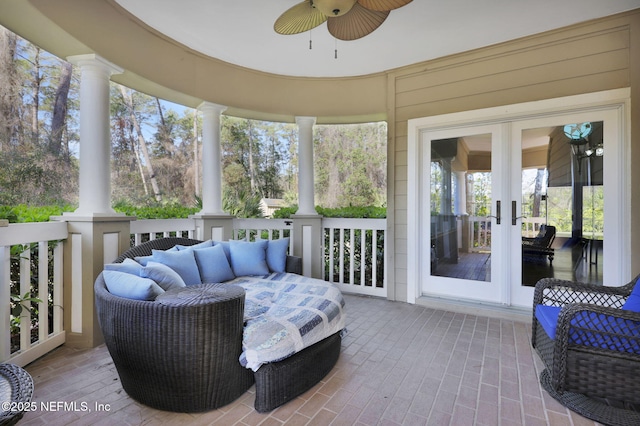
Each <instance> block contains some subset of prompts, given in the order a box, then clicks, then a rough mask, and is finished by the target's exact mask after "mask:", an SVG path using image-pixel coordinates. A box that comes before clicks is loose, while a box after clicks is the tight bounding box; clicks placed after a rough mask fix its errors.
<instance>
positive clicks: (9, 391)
mask: <svg viewBox="0 0 640 426" xmlns="http://www.w3.org/2000/svg"><path fill="white" fill-rule="evenodd" d="M32 396H33V379H32V378H31V375H30V374H29V373H27V372H26V371H25V370H24V369H22V368H21V367H18V366H17V365H14V364H5V363H2V364H0V402H3V403H9V404H10V405H9V406H8V407H5V405H4V404H3V406H2V409H0V426H8V425H15V424H16V423H18V421H19V420H20V419H21V418H22V416H23V415H24V413H25V411H26V410H27V409H29V407H30V404H31V397H32Z"/></svg>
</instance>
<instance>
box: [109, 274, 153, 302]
mask: <svg viewBox="0 0 640 426" xmlns="http://www.w3.org/2000/svg"><path fill="white" fill-rule="evenodd" d="M102 276H103V278H104V282H105V284H106V285H107V289H108V290H109V293H111V294H113V295H115V296H119V297H126V298H127V299H136V300H155V298H156V297H158V295H160V294H162V293H164V290H163V289H162V288H160V286H159V285H158V284H156V283H155V282H154V281H153V280H150V279H149V278H142V277H139V276H137V275H133V274H128V273H126V272H120V271H109V270H106V271H103V272H102Z"/></svg>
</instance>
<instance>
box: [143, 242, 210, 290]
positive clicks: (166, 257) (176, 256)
mask: <svg viewBox="0 0 640 426" xmlns="http://www.w3.org/2000/svg"><path fill="white" fill-rule="evenodd" d="M153 260H154V261H155V262H158V263H162V264H163V265H167V266H168V267H169V268H171V269H173V270H174V271H176V272H177V273H178V275H180V278H182V281H184V283H185V284H186V285H194V284H202V281H201V280H200V271H198V264H197V263H196V258H195V256H194V255H193V250H181V251H173V252H168V251H163V250H153Z"/></svg>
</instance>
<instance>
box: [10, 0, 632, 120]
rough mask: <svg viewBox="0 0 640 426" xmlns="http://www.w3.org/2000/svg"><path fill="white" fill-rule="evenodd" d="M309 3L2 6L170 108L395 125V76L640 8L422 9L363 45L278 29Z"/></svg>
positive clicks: (26, 30)
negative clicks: (391, 104)
mask: <svg viewBox="0 0 640 426" xmlns="http://www.w3.org/2000/svg"><path fill="white" fill-rule="evenodd" d="M298 2H299V0H273V1H264V0H244V1H229V2H224V3H222V2H216V1H211V0H185V1H180V2H176V1H173V0H23V1H15V0H11V1H4V2H1V3H0V24H1V25H3V26H5V27H7V28H9V29H10V30H12V31H14V32H16V33H17V34H19V35H20V36H22V37H24V38H26V39H28V40H30V41H31V42H33V43H35V44H37V45H39V46H41V47H42V48H44V49H46V50H48V51H50V52H52V53H53V54H55V55H57V56H59V57H62V58H66V57H68V56H72V55H79V54H88V53H94V54H96V55H99V56H101V57H103V58H104V59H106V60H108V61H110V62H112V63H114V64H116V65H117V66H119V67H122V68H123V69H124V70H125V72H124V73H123V74H120V75H114V76H113V78H112V80H114V81H116V82H119V83H122V84H125V85H127V86H130V87H132V88H134V89H136V90H140V91H143V92H146V93H149V94H151V95H154V96H158V97H161V98H164V99H167V100H169V101H173V102H176V103H180V104H183V105H186V106H189V107H197V106H198V105H199V104H200V103H201V102H203V101H208V102H213V103H218V104H222V105H225V106H227V107H228V109H227V113H228V114H230V115H236V116H241V117H251V118H256V119H268V120H274V121H293V118H294V117H295V116H314V117H317V122H318V123H320V124H322V123H344V122H363V121H372V120H384V119H386V112H387V109H388V101H389V100H388V99H387V93H388V87H387V79H386V78H385V76H386V73H388V72H394V71H397V70H398V69H402V68H403V67H408V66H411V65H415V64H421V63H425V66H428V61H430V60H434V59H436V58H441V57H445V56H450V55H455V54H457V53H461V52H465V51H469V50H473V49H478V48H482V47H486V46H490V45H495V44H499V43H508V42H509V40H513V39H517V38H521V37H528V36H533V35H535V34H538V33H541V32H545V31H551V30H554V29H557V28H561V27H565V26H568V25H573V24H578V23H581V22H585V21H589V20H593V19H598V18H601V17H605V16H609V15H613V14H616V13H621V12H624V11H628V10H632V9H635V8H638V7H640V0H608V1H601V0H560V1H558V0H540V1H537V2H531V1H529V0H510V1H496V0H452V1H447V2H434V1H428V0H414V1H413V2H411V3H409V4H408V5H406V6H404V7H401V8H400V9H396V10H393V11H392V12H391V13H390V15H389V17H388V18H387V20H386V21H385V22H384V23H383V24H382V26H381V27H380V28H378V29H377V30H376V31H374V32H373V33H371V34H370V35H368V36H365V37H363V38H361V39H358V40H355V41H336V40H335V39H334V38H333V37H332V36H331V35H330V34H329V33H328V31H327V27H326V24H322V25H320V26H319V27H317V28H315V29H313V30H312V31H311V32H310V33H309V32H307V33H302V34H298V35H291V36H283V35H279V34H276V33H275V32H274V30H273V23H274V21H275V20H276V19H277V17H278V16H279V15H280V14H281V13H282V12H284V11H285V10H287V9H288V8H290V7H291V6H293V5H295V4H296V3H298ZM310 40H311V41H312V42H313V48H312V49H309V41H310ZM336 49H337V51H338V57H337V58H335V57H334V54H335V50H336Z"/></svg>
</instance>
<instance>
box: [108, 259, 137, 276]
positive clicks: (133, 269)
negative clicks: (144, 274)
mask: <svg viewBox="0 0 640 426" xmlns="http://www.w3.org/2000/svg"><path fill="white" fill-rule="evenodd" d="M104 269H105V270H107V271H120V272H126V273H127V274H133V275H140V269H142V265H141V264H139V263H138V262H136V261H135V260H133V259H125V260H123V261H122V263H107V264H106V265H104Z"/></svg>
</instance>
